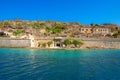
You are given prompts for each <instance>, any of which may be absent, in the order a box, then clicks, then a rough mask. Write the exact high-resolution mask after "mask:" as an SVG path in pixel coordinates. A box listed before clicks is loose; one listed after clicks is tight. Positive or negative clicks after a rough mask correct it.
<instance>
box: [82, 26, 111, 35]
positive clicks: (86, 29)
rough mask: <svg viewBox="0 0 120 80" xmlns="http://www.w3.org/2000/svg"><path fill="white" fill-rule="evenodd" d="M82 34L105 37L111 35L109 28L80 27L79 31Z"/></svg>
mask: <svg viewBox="0 0 120 80" xmlns="http://www.w3.org/2000/svg"><path fill="white" fill-rule="evenodd" d="M80 32H81V33H82V34H87V35H88V34H94V35H104V36H105V35H107V34H111V30H110V29H109V28H90V27H82V28H81V29H80Z"/></svg>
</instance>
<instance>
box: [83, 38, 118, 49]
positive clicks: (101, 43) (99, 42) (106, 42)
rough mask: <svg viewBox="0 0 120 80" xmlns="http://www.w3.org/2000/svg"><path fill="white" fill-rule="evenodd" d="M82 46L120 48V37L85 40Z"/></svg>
mask: <svg viewBox="0 0 120 80" xmlns="http://www.w3.org/2000/svg"><path fill="white" fill-rule="evenodd" d="M83 42H84V45H83V46H81V48H113V49H120V39H96V40H83Z"/></svg>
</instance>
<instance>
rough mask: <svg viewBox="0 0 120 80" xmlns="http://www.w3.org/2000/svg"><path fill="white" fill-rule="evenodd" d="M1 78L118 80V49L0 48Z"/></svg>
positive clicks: (119, 77)
mask: <svg viewBox="0 0 120 80" xmlns="http://www.w3.org/2000/svg"><path fill="white" fill-rule="evenodd" d="M0 80H120V50H119V49H103V50H102V49H101V50H100V49H90V50H89V49H83V50H40V49H19V48H16V49H15V48H0Z"/></svg>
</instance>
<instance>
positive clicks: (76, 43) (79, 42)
mask: <svg viewBox="0 0 120 80" xmlns="http://www.w3.org/2000/svg"><path fill="white" fill-rule="evenodd" d="M72 44H74V45H75V47H77V46H78V45H79V46H80V45H83V42H82V41H79V40H73V42H72Z"/></svg>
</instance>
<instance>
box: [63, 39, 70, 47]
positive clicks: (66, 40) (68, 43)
mask: <svg viewBox="0 0 120 80" xmlns="http://www.w3.org/2000/svg"><path fill="white" fill-rule="evenodd" d="M63 44H65V46H68V45H70V44H71V41H70V40H69V39H65V40H64V42H63Z"/></svg>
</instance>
